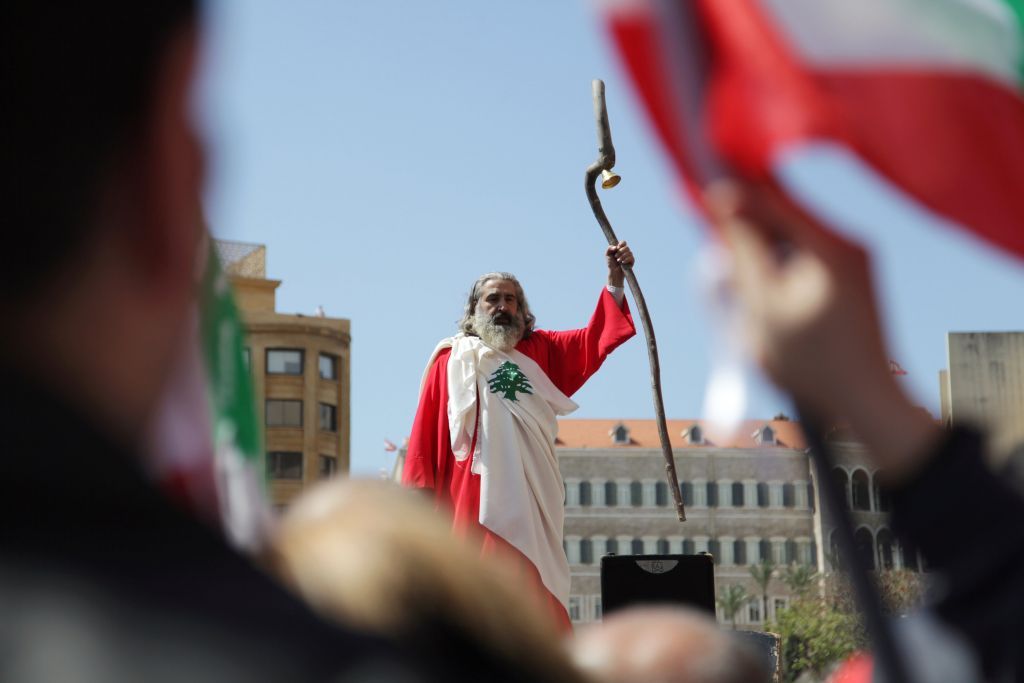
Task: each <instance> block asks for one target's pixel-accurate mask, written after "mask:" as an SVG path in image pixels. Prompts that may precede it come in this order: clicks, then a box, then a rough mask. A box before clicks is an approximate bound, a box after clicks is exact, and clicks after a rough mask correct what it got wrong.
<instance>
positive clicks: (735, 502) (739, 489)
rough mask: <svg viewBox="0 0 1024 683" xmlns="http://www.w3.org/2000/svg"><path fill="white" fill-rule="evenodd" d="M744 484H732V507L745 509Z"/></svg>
mask: <svg viewBox="0 0 1024 683" xmlns="http://www.w3.org/2000/svg"><path fill="white" fill-rule="evenodd" d="M743 505H744V503H743V483H742V482H738V481H736V482H733V484H732V506H733V507H736V508H741V507H743Z"/></svg>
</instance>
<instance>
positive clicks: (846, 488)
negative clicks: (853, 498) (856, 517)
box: [832, 467, 850, 509]
mask: <svg viewBox="0 0 1024 683" xmlns="http://www.w3.org/2000/svg"><path fill="white" fill-rule="evenodd" d="M832 479H833V480H834V481H835V482H836V488H838V489H839V491H840V493H841V495H842V497H843V502H844V503H845V504H846V507H847V509H849V507H850V478H849V477H848V476H847V474H846V470H844V469H842V468H840V467H833V468H832Z"/></svg>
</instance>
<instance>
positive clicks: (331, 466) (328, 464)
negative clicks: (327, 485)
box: [320, 455, 338, 479]
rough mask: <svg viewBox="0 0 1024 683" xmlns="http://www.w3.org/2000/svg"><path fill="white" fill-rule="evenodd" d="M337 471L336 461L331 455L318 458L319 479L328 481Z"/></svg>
mask: <svg viewBox="0 0 1024 683" xmlns="http://www.w3.org/2000/svg"><path fill="white" fill-rule="evenodd" d="M337 471H338V459H337V458H335V457H334V456H333V455H321V456H320V478H321V479H330V478H331V477H333V476H334V473H335V472H337Z"/></svg>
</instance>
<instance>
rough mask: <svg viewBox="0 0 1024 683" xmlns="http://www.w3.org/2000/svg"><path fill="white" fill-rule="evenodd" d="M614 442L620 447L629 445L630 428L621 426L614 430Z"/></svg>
mask: <svg viewBox="0 0 1024 683" xmlns="http://www.w3.org/2000/svg"><path fill="white" fill-rule="evenodd" d="M612 441H613V442H614V443H615V444H618V445H620V446H622V445H625V444H628V443H629V428H628V427H626V425H624V424H620V425H618V426H616V427H615V429H613V430H612Z"/></svg>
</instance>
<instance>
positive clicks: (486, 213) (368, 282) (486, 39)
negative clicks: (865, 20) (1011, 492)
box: [200, 0, 1024, 473]
mask: <svg viewBox="0 0 1024 683" xmlns="http://www.w3.org/2000/svg"><path fill="white" fill-rule="evenodd" d="M206 46H207V47H206V60H205V66H204V73H203V87H202V92H201V105H200V112H201V119H202V124H203V127H204V130H205V133H206V135H207V138H208V140H209V143H210V150H211V169H210V170H211V175H210V186H209V192H208V195H207V211H208V215H209V219H210V223H211V225H212V226H213V230H214V233H215V234H216V235H217V236H219V237H223V238H227V239H236V240H242V241H249V242H260V243H264V244H266V245H267V248H268V258H267V270H268V276H269V277H272V278H276V279H281V280H283V281H284V282H283V284H282V285H281V287H280V289H279V290H278V310H280V311H283V312H304V313H312V312H313V310H314V309H315V308H316V306H317V305H323V306H324V308H325V309H326V310H327V313H328V315H331V316H338V317H346V318H350V319H351V320H352V334H353V342H352V406H351V409H352V468H353V471H354V472H358V473H374V472H377V471H378V470H379V469H380V468H381V467H388V466H390V464H391V458H390V455H388V454H385V453H384V452H383V451H382V441H383V439H384V438H390V439H391V440H393V441H400V440H401V439H402V438H403V437H404V436H405V435H406V434H407V433H408V430H409V427H410V425H411V422H412V417H413V413H414V411H415V407H416V393H417V387H418V384H419V378H420V374H421V372H422V370H423V365H424V363H425V362H426V360H427V357H428V356H429V354H430V351H431V350H432V349H433V347H434V345H435V343H436V342H437V341H438V340H439V339H440V338H442V337H445V336H448V335H450V334H451V333H452V332H453V331H454V324H455V321H456V320H457V319H458V317H459V315H460V313H461V307H462V305H463V302H464V297H465V295H466V292H467V290H468V288H469V286H470V285H471V283H472V281H473V280H474V279H475V278H476V276H477V275H479V274H480V273H481V272H485V271H490V270H510V271H512V272H515V273H516V274H517V275H518V276H519V277H520V279H521V280H522V281H523V283H524V285H525V287H526V291H527V295H528V296H529V298H530V302H531V305H532V307H533V308H534V310H535V312H536V314H537V316H538V323H539V325H540V326H542V327H549V328H555V329H558V328H567V327H576V326H580V325H582V324H584V323H585V322H586V320H587V318H588V317H589V315H590V313H591V311H592V309H593V306H594V304H595V302H596V299H597V295H598V293H599V291H600V288H601V287H602V285H603V282H604V278H605V270H604V263H603V255H602V254H603V237H602V236H601V234H600V232H599V230H598V227H597V225H596V223H595V222H594V219H593V217H592V215H591V213H590V209H589V207H588V205H587V202H586V198H585V196H584V194H583V189H582V181H583V172H584V169H585V168H586V166H587V165H588V164H589V163H590V162H591V161H593V159H594V157H595V156H596V143H595V134H594V128H593V120H592V110H591V102H590V80H591V79H592V78H595V77H600V78H604V79H605V81H606V83H607V87H608V107H609V114H610V119H611V125H612V131H613V135H614V138H615V145H616V150H617V152H618V165H617V170H618V171H619V172H620V173H621V174H622V177H623V182H622V183H621V185H619V187H618V188H616V189H615V190H614V191H613V192H609V193H605V194H603V200H604V204H605V209H606V210H607V212H608V214H609V217H610V218H611V220H612V223H613V225H614V226H615V228H616V230H617V231H618V232H619V235H620V237H622V238H624V239H627V240H628V241H629V242H630V244H631V245H632V246H633V247H634V250H635V252H636V254H637V258H638V265H637V270H636V272H637V276H638V278H639V280H640V283H641V285H642V286H643V288H644V293H645V294H646V296H647V299H648V305H649V307H650V309H651V312H652V316H653V318H654V324H655V329H656V331H657V334H658V341H659V345H660V347H661V355H662V372H663V381H664V384H665V403H666V407H667V411H668V413H669V415H670V417H680V418H682V417H699V416H700V412H701V403H702V400H703V391H704V386H705V381H706V378H707V374H708V350H709V345H710V337H709V334H710V331H709V329H708V324H709V321H708V317H707V315H706V311H705V309H704V306H703V303H702V302H701V299H700V297H699V296H698V294H697V292H696V289H695V287H694V269H695V266H696V263H697V260H698V258H699V257H700V254H701V247H702V244H703V243H704V231H703V228H702V227H701V226H700V224H699V222H698V220H697V219H696V217H695V216H694V215H693V213H692V212H691V211H690V209H689V208H688V207H687V205H686V203H685V200H684V199H683V197H682V195H681V193H680V191H679V189H678V184H677V182H676V179H675V178H674V177H673V175H672V173H671V171H670V169H669V166H668V164H667V162H666V159H665V157H664V156H663V154H662V153H661V151H660V149H659V148H658V147H657V145H656V143H655V141H654V138H653V136H652V135H651V134H650V130H649V129H648V126H647V124H646V121H645V119H644V118H643V113H642V112H641V110H640V109H639V106H638V103H637V102H636V101H635V100H634V99H633V97H632V93H631V91H630V89H629V84H628V83H627V82H626V80H625V78H624V74H623V73H622V71H621V69H620V68H619V66H618V64H617V63H616V61H615V59H614V55H613V54H612V52H611V50H610V46H609V43H608V42H607V41H606V40H605V36H604V34H603V31H602V28H601V25H600V23H599V22H598V18H597V15H596V13H595V12H594V10H593V6H592V5H591V4H590V3H588V2H583V1H582V0H572V1H570V0H563V1H561V2H549V1H547V2H544V1H541V0H521V1H520V2H515V3H497V2H479V1H478V0H477V1H472V0H463V1H461V2H455V1H441V0H437V1H434V2H430V3H425V2H413V1H412V0H408V1H406V2H399V1H398V0H347V1H346V2H327V1H326V0H291V1H290V2H287V3H272V2H243V1H242V0H233V1H228V0H221V1H220V2H216V1H215V2H212V3H211V4H210V7H209V8H208V22H207V35H206ZM965 172H967V171H965ZM787 173H788V174H789V177H790V178H791V179H792V181H793V182H794V183H796V184H798V185H799V186H800V187H801V188H802V189H803V191H805V192H806V193H807V195H808V196H809V197H810V198H811V199H812V200H813V201H816V202H820V203H822V204H823V205H824V206H825V207H827V210H828V211H829V212H830V215H831V216H832V217H833V218H834V219H835V221H836V223H837V224H839V225H841V226H842V228H843V229H844V230H847V231H849V232H851V233H852V234H855V235H857V236H858V237H860V238H861V239H862V240H864V241H866V242H867V243H868V244H870V245H871V246H872V248H873V249H874V252H875V254H876V262H875V263H876V269H877V272H878V276H879V291H880V294H881V297H882V299H883V309H884V315H885V320H886V322H887V323H888V326H889V336H890V342H891V345H892V356H893V357H894V358H895V359H897V360H898V361H899V362H900V363H901V364H902V365H903V367H904V368H905V369H906V370H907V371H908V372H909V375H908V376H907V377H906V378H905V379H904V380H903V381H905V382H906V383H907V386H908V388H909V390H910V391H911V392H912V393H913V394H914V395H915V397H916V398H917V400H918V401H919V402H920V403H921V404H922V405H925V406H926V407H928V408H929V409H931V410H932V412H933V413H935V412H937V410H938V379H937V374H938V371H939V369H941V368H943V367H945V357H946V346H945V333H946V332H947V331H954V330H955V331H964V330H1007V329H1021V328H1024V321H1022V317H1024V316H1022V311H1024V304H1022V303H1021V302H1024V262H1020V261H1014V260H1012V259H1010V258H1008V257H1005V256H1002V255H1001V254H998V253H996V252H995V251H994V250H991V249H989V248H988V247H985V246H983V245H980V244H978V243H977V242H975V241H973V240H972V239H970V238H967V237H964V236H963V235H961V234H960V233H958V232H957V231H955V230H952V229H948V228H944V227H936V226H935V225H934V224H933V221H930V220H929V218H928V217H927V216H926V215H923V214H922V212H920V211H917V210H915V209H914V208H913V207H906V206H901V205H899V204H898V203H896V202H892V201H884V202H883V201H876V198H877V194H873V193H877V192H878V190H877V188H875V187H873V185H872V184H871V183H869V182H866V181H865V180H864V179H863V178H862V177H860V176H859V175H858V174H857V173H856V172H853V171H851V170H850V169H849V165H848V164H845V163H844V162H843V160H841V159H840V160H838V161H837V160H836V159H835V158H834V155H833V157H828V156H827V155H822V154H818V155H807V158H804V159H797V160H796V162H795V163H794V165H793V166H792V167H791V168H790V169H788V171H787ZM752 382H753V383H754V387H753V393H754V395H753V399H752V401H751V404H750V407H749V409H748V414H749V416H751V417H770V416H771V415H773V414H775V413H776V412H778V411H780V410H787V409H788V406H787V402H786V400H785V398H784V397H782V396H780V395H778V394H777V393H775V392H774V391H772V390H770V389H769V388H768V387H767V386H765V385H764V383H763V382H761V381H760V380H758V379H757V378H756V377H755V378H753V379H752ZM837 390H842V388H839V387H837ZM575 399H576V401H577V402H578V403H579V404H580V406H581V408H580V410H579V411H578V412H577V413H576V416H578V417H633V418H636V417H650V416H651V415H652V408H651V401H650V391H649V384H648V370H647V358H646V352H645V347H644V344H643V342H642V340H641V339H636V340H633V341H632V342H630V343H628V344H627V345H625V346H624V347H622V348H621V349H619V350H618V351H617V352H616V353H615V354H614V355H613V356H612V357H611V358H610V359H609V361H608V362H607V363H606V365H605V367H604V368H603V369H602V371H601V372H600V373H599V374H598V375H597V376H595V377H594V378H593V379H592V380H591V381H590V382H589V383H588V384H587V386H586V387H584V388H583V389H582V390H581V391H580V392H579V393H578V394H577V395H576V396H575Z"/></svg>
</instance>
